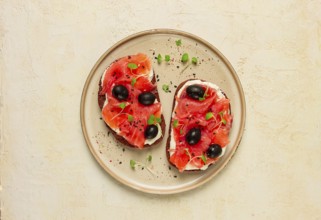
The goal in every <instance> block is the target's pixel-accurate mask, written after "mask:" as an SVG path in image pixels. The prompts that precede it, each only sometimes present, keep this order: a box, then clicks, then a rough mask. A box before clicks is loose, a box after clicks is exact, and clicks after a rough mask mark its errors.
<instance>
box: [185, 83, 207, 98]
mask: <svg viewBox="0 0 321 220" xmlns="http://www.w3.org/2000/svg"><path fill="white" fill-rule="evenodd" d="M186 92H187V95H188V96H189V97H191V98H192V99H197V100H198V99H199V98H202V97H203V96H204V93H205V90H204V88H202V87H201V86H199V85H190V86H188V87H187V88H186Z"/></svg>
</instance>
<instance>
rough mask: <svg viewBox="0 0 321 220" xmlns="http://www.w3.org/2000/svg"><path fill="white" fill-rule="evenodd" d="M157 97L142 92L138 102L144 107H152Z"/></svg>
mask: <svg viewBox="0 0 321 220" xmlns="http://www.w3.org/2000/svg"><path fill="white" fill-rule="evenodd" d="M155 99H156V96H155V95H154V94H153V93H151V92H142V93H141V94H139V96H138V101H139V103H141V104H142V105H151V104H153V103H154V102H155Z"/></svg>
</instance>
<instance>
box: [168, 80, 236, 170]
mask: <svg viewBox="0 0 321 220" xmlns="http://www.w3.org/2000/svg"><path fill="white" fill-rule="evenodd" d="M172 108H173V109H172V116H171V125H170V129H169V136H168V139H167V144H166V155H167V159H168V161H169V163H170V164H171V165H173V166H174V167H176V168H177V169H178V170H179V171H180V172H183V171H201V170H206V169H207V168H208V167H209V166H211V165H212V164H214V163H215V162H216V161H217V160H218V159H219V158H220V157H222V156H223V155H224V152H225V149H226V145H227V144H228V142H229V140H228V135H229V132H230V129H231V126H232V121H233V118H232V115H231V110H230V102H229V99H228V98H227V96H226V95H225V93H224V92H223V91H222V90H221V89H220V88H219V87H218V86H217V85H215V84H214V83H211V82H206V81H204V80H198V79H193V80H187V81H184V82H182V83H181V84H180V85H179V86H178V87H177V89H176V92H175V98H174V100H173V107H172ZM210 146H211V147H210Z"/></svg>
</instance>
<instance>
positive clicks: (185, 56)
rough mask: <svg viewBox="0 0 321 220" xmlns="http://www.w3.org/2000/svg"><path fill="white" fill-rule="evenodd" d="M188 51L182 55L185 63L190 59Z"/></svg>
mask: <svg viewBox="0 0 321 220" xmlns="http://www.w3.org/2000/svg"><path fill="white" fill-rule="evenodd" d="M188 59H189V58H188V53H184V54H183V56H182V59H181V61H182V62H183V63H186V62H187V61H188Z"/></svg>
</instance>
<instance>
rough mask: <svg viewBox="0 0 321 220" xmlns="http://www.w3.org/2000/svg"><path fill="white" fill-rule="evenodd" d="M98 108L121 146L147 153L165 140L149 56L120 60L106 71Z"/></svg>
mask: <svg viewBox="0 0 321 220" xmlns="http://www.w3.org/2000/svg"><path fill="white" fill-rule="evenodd" d="M98 105H99V107H100V109H101V110H102V118H103V120H104V122H105V123H106V125H107V127H108V128H109V129H110V131H111V133H112V134H113V135H114V136H115V137H116V139H117V140H119V141H120V142H121V143H123V144H125V145H127V146H129V147H134V148H139V149H143V148H145V147H149V146H153V145H155V144H157V143H158V142H160V141H161V140H162V138H163V136H164V135H163V134H164V132H165V120H164V117H163V114H162V106H161V103H160V99H159V94H158V90H157V86H156V78H155V73H154V71H153V69H152V67H151V62H150V60H149V58H148V57H147V55H145V54H141V53H140V54H137V55H130V56H127V57H123V58H120V59H117V60H116V61H114V62H113V63H112V64H111V65H110V66H109V67H108V68H107V69H106V70H105V71H104V73H103V75H102V77H101V80H100V82H99V91H98Z"/></svg>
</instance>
